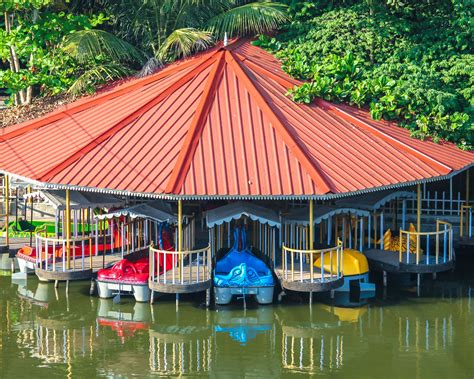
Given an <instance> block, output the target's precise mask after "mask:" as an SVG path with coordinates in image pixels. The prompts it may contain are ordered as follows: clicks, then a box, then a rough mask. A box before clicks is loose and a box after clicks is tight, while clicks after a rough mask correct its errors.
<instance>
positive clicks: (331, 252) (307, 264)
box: [282, 241, 343, 283]
mask: <svg viewBox="0 0 474 379" xmlns="http://www.w3.org/2000/svg"><path fill="white" fill-rule="evenodd" d="M342 255H343V247H342V243H341V241H338V244H337V246H334V247H330V248H327V249H320V250H303V249H292V248H289V247H286V246H285V245H283V248H282V269H283V278H284V280H287V281H292V282H294V281H299V282H306V283H315V282H325V281H330V280H336V279H339V278H341V277H342V275H343V273H342V258H343V256H342ZM318 258H321V268H320V269H318V268H315V266H314V262H315V261H316V260H317V259H318Z"/></svg>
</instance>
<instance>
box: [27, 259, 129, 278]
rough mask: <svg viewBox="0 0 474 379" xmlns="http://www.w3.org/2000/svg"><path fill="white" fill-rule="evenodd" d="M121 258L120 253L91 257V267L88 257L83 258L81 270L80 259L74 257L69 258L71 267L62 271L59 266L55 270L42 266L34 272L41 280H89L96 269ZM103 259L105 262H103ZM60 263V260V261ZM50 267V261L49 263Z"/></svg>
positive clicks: (108, 265) (109, 264) (107, 265)
mask: <svg viewBox="0 0 474 379" xmlns="http://www.w3.org/2000/svg"><path fill="white" fill-rule="evenodd" d="M121 259H122V254H121V253H117V254H108V255H106V256H105V259H104V257H103V256H102V255H99V256H94V257H92V269H91V268H90V257H85V258H84V270H82V269H81V268H82V267H81V266H82V260H81V259H76V260H75V261H74V260H71V266H70V267H71V269H70V270H65V271H62V270H61V269H60V268H58V267H57V268H56V271H52V270H51V269H49V270H45V269H42V268H38V267H37V268H36V269H35V273H36V276H37V277H38V279H39V280H40V281H42V282H49V281H56V280H57V281H72V280H89V279H91V278H92V277H93V276H94V275H95V274H96V273H97V271H99V270H100V269H102V268H104V267H106V268H107V267H110V266H112V265H114V264H115V263H116V262H118V261H120V260H121ZM104 261H105V263H104ZM61 264H62V262H61ZM49 267H50V268H51V263H50V264H49Z"/></svg>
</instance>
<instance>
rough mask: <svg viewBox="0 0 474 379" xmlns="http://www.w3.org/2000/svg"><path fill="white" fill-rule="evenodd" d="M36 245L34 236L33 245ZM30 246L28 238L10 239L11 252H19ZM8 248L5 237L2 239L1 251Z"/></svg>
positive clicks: (0, 239)
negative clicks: (5, 247)
mask: <svg viewBox="0 0 474 379" xmlns="http://www.w3.org/2000/svg"><path fill="white" fill-rule="evenodd" d="M34 243H35V236H33V244H34ZM29 244H30V239H29V238H28V237H27V238H12V237H10V244H9V247H10V251H11V252H15V253H16V252H17V251H18V250H19V249H21V248H22V247H23V246H26V245H29ZM3 246H6V239H5V237H0V251H1V250H2V247H3Z"/></svg>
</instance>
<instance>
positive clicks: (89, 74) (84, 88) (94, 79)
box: [68, 63, 132, 95]
mask: <svg viewBox="0 0 474 379" xmlns="http://www.w3.org/2000/svg"><path fill="white" fill-rule="evenodd" d="M131 73H132V70H130V69H128V68H127V67H125V66H122V65H121V64H119V63H106V64H101V65H95V66H93V67H92V68H90V69H89V70H86V71H85V72H84V73H83V74H82V75H81V76H79V77H78V78H77V79H76V81H75V82H74V83H73V84H72V86H71V87H70V88H69V90H68V92H69V93H71V94H73V95H79V94H82V93H84V92H90V91H91V90H94V89H95V88H96V87H97V86H98V85H100V84H104V83H106V82H108V81H110V80H113V79H117V78H123V77H126V76H128V75H130V74H131Z"/></svg>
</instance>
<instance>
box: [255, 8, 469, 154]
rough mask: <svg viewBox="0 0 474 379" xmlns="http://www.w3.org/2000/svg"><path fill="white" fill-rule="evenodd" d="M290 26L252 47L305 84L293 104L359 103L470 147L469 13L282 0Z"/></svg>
mask: <svg viewBox="0 0 474 379" xmlns="http://www.w3.org/2000/svg"><path fill="white" fill-rule="evenodd" d="M289 3H290V4H289V5H290V9H291V10H292V12H293V20H294V21H293V22H292V23H291V24H290V25H289V26H288V27H287V29H286V31H285V32H284V33H281V34H280V35H278V36H277V37H276V38H268V37H261V38H260V39H259V40H258V41H257V42H256V43H257V44H258V45H260V46H263V47H266V48H268V49H270V50H271V51H272V52H274V53H275V54H276V55H277V57H278V58H280V59H281V60H282V61H283V68H284V70H286V71H287V72H288V73H289V74H291V75H292V76H294V77H296V78H299V79H304V80H308V82H306V83H304V84H303V85H301V86H299V87H297V88H294V89H293V90H292V91H291V95H292V96H293V98H294V100H295V101H298V102H305V103H309V102H311V101H312V100H313V99H314V98H315V97H323V98H325V99H327V100H331V101H341V102H347V103H350V104H354V105H357V106H359V107H362V106H367V107H369V109H370V112H371V114H372V116H373V117H374V118H376V119H380V118H384V119H388V120H398V121H400V122H401V123H402V124H403V125H404V126H405V127H407V128H408V129H410V130H411V131H412V132H413V135H415V136H417V137H420V138H424V137H426V136H431V137H433V139H434V140H438V139H446V140H449V141H453V142H455V143H457V144H458V145H459V146H460V147H462V148H465V149H472V147H473V144H474V139H473V130H472V120H473V113H474V112H473V109H474V108H473V106H474V96H473V95H474V55H473V48H474V45H473V35H472V30H473V29H472V26H473V25H472V20H473V19H472V15H473V14H472V10H471V9H470V8H469V7H468V6H467V5H463V4H462V3H460V4H455V5H452V4H451V3H450V2H447V1H439V2H437V3H434V4H431V5H430V4H428V3H424V2H418V3H412V4H410V3H409V2H408V3H405V4H404V6H403V7H402V6H401V5H400V4H397V3H396V2H394V3H390V4H389V5H385V6H383V7H382V6H375V5H374V3H369V4H367V2H364V3H356V4H349V5H346V4H341V5H334V2H331V3H329V2H327V3H324V1H322V2H318V3H317V4H318V6H316V5H315V4H316V3H315V2H310V1H297V0H293V1H289Z"/></svg>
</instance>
